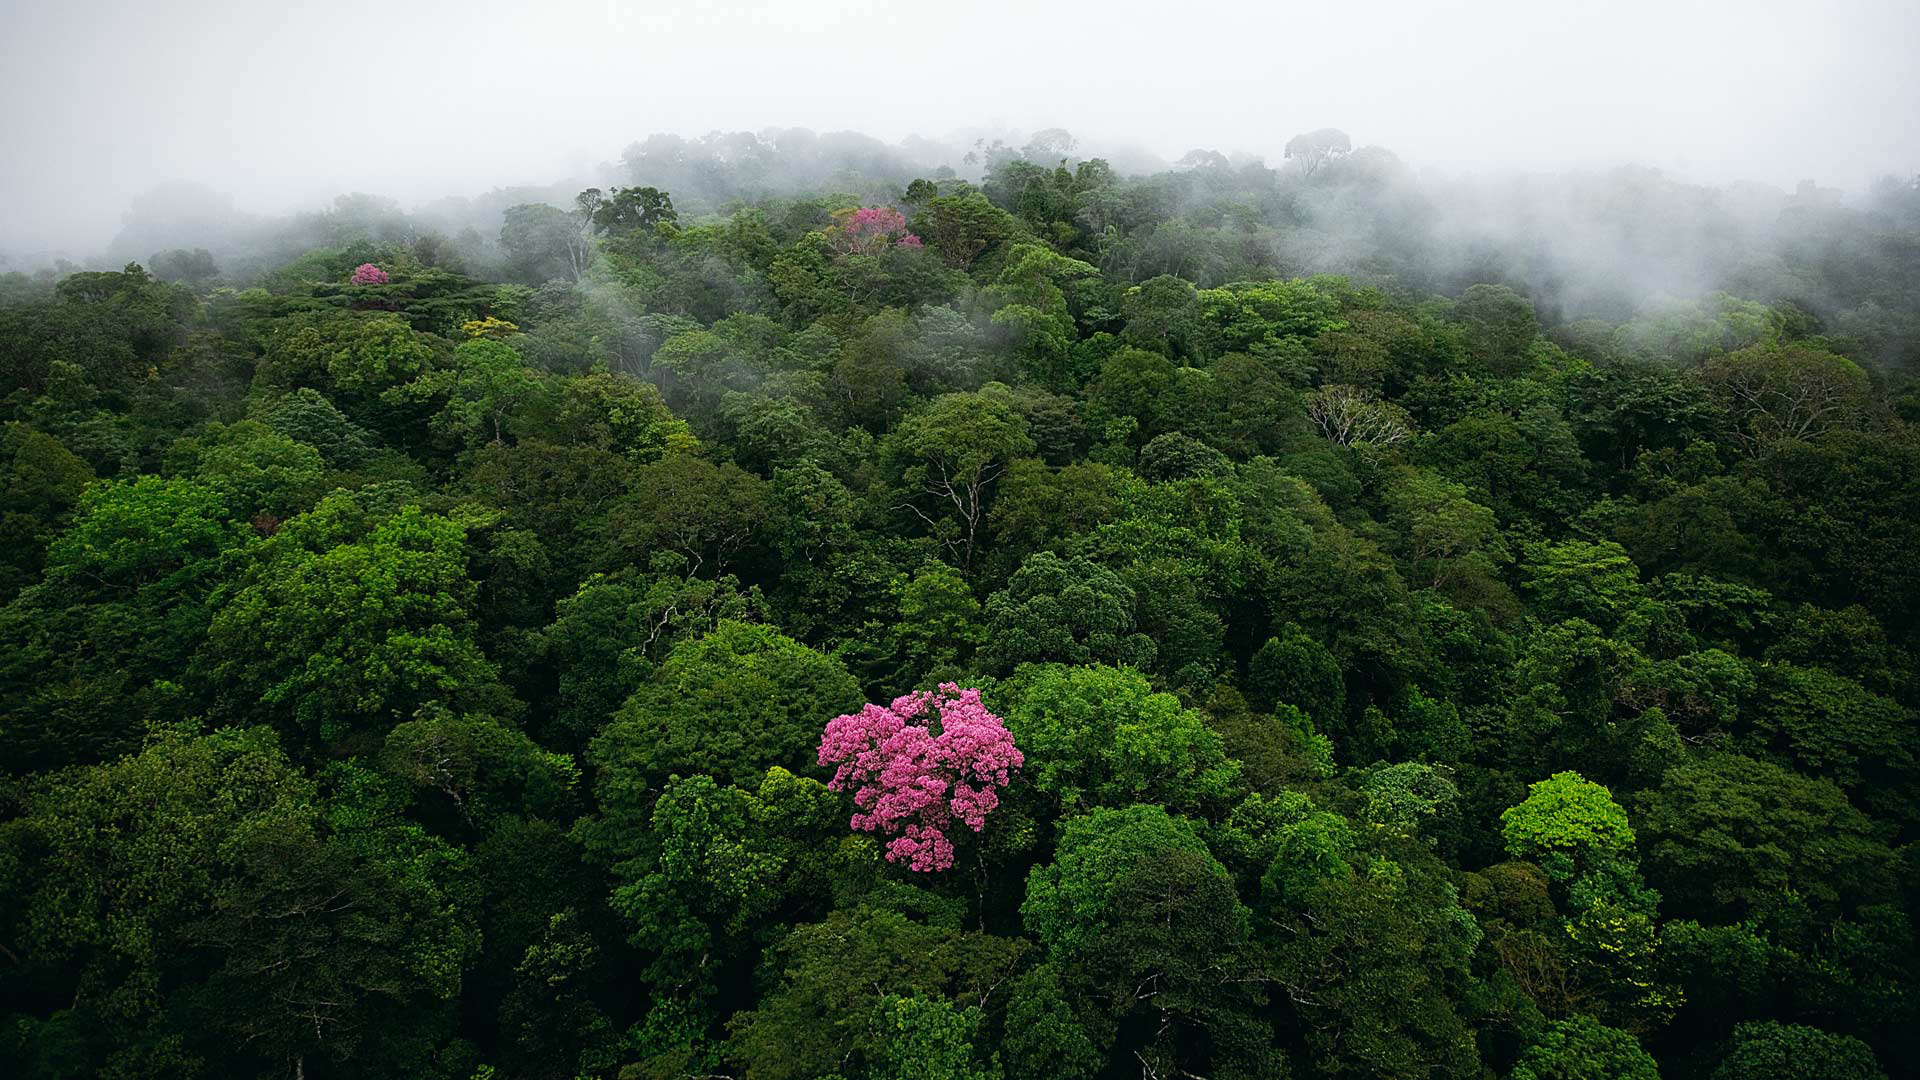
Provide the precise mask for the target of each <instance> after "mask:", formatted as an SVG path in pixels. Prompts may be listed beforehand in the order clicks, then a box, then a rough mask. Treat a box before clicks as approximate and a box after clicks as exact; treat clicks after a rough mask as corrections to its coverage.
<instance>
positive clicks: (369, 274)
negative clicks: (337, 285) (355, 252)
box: [347, 263, 393, 285]
mask: <svg viewBox="0 0 1920 1080" xmlns="http://www.w3.org/2000/svg"><path fill="white" fill-rule="evenodd" d="M347 280H349V281H351V282H352V283H353V284H355V285H385V284H387V283H388V282H390V281H392V280H393V279H392V278H391V277H389V276H387V272H386V271H385V270H382V269H380V268H379V267H377V266H375V265H373V264H372V263H361V264H360V265H359V266H356V267H354V268H353V277H351V278H349V279H347Z"/></svg>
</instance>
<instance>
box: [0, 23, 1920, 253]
mask: <svg viewBox="0 0 1920 1080" xmlns="http://www.w3.org/2000/svg"><path fill="white" fill-rule="evenodd" d="M1917 56H1920V0H1821V2H1815V0H1611V2H1607V3H1593V2H1591V0H1581V2H1577V3H1569V2H1564V0H1477V2H1457V0H1412V2H1409V0H1372V2H1362V0H1350V2H1306V3H1301V2H1291V3H1290V2H1283V0H1264V2H1262V0H1243V2H1232V3H1227V2H1216V0H1187V2H1185V3H1180V4H1168V3H1165V2H1156V3H1144V2H1135V0H1099V2H1088V0H989V2H984V3H973V4H964V3H956V2H952V0H949V2H946V3H907V2H902V0H884V2H870V0H704V2H702V0H682V2H677V3H671V4H663V3H652V2H611V0H548V2H531V0H528V2H512V3H507V2H500V0H391V2H387V3H374V2H359V3H353V2H339V0H334V2H327V0H301V2H298V3H289V2H285V0H145V2H131V0H117V2H116V0H0V105H4V108H0V247H6V248H14V249H31V248H35V247H49V246H64V247H69V248H72V249H74V250H76V251H83V250H92V249H97V248H98V247H100V246H103V245H104V244H105V242H106V240H107V239H109V238H110V237H111V236H112V234H113V232H114V231H115V229H116V228H117V227H118V223H119V218H120V214H121V212H122V211H123V210H124V209H125V208H126V206H127V203H128V200H129V199H130V198H131V196H133V195H134V194H136V193H138V192H140V191H143V190H145V189H147V188H149V187H151V186H153V185H154V184H156V183H158V182H160V181H163V180H169V179H191V180H198V181H202V182H206V183H209V184H211V185H213V186H214V187H216V188H218V189H220V190H223V191H228V192H231V193H233V194H234V195H235V197H236V199H237V201H238V203H239V205H240V206H241V208H242V209H248V210H259V211H269V210H271V211H279V210H286V209H292V208H296V207H312V206H318V205H320V204H321V203H323V202H324V201H326V200H327V199H329V198H330V197H331V196H332V195H334V194H336V193H338V192H341V191H348V190H361V191H370V192H375V193H381V194H389V195H393V196H395V197H398V198H400V199H401V200H402V201H403V202H405V203H412V202H415V201H423V200H425V199H428V198H431V197H433V196H436V195H442V194H471V193H475V192H478V191H481V190H485V189H486V188H489V187H492V186H495V185H496V184H501V183H513V182H529V181H538V182H544V181H551V180H554V179H558V178H560V177H562V176H565V175H567V174H568V173H570V172H577V171H579V170H580V167H581V165H582V164H583V163H590V162H596V161H606V160H612V159H615V158H617V156H618V154H619V152H620V150H621V148H622V147H624V146H625V145H626V144H627V143H629V142H631V141H633V140H635V139H637V138H639V137H641V136H643V135H645V134H647V133H649V132H653V131H675V132H679V133H682V134H686V135H699V134H703V133H705V132H707V131H710V130H713V129H716V128H723V129H747V130H757V129H760V128H763V127H768V126H801V127H810V128H814V129H816V130H820V131H829V130H842V129H855V130H860V131H865V132H867V133H869V134H872V135H876V136H878V137H880V138H883V139H886V140H888V141H894V140H897V139H899V138H901V137H904V136H906V135H908V134H911V133H916V132H917V133H921V134H925V135H928V136H932V137H938V136H940V135H942V134H945V133H947V132H949V131H952V130H954V129H958V128H964V127H973V126H978V125H983V124H984V125H995V124H997V125H1005V126H1008V127H1012V128H1018V129H1023V130H1029V131H1030V130H1034V129H1038V128H1043V127H1052V126H1059V127H1065V128H1067V129H1068V130H1070V131H1072V132H1073V133H1075V134H1076V135H1079V136H1081V137H1082V139H1083V140H1095V139H1097V140H1100V141H1102V142H1122V141H1124V142H1133V143H1137V144H1140V145H1143V146H1145V147H1146V148H1148V149H1150V150H1153V151H1156V152H1158V153H1160V154H1162V155H1163V156H1166V157H1169V158H1171V157H1176V156H1178V155H1179V154H1181V153H1183V152H1185V151H1186V150H1189V149H1192V148H1195V147H1206V148H1210V149H1219V150H1222V151H1228V152H1231V151H1235V150H1243V151H1248V152H1252V153H1257V154H1264V155H1267V156H1268V157H1269V158H1270V159H1271V160H1275V161H1277V160H1278V159H1279V148H1280V147H1281V146H1282V145H1283V144H1284V143H1285V142H1286V140H1287V138H1288V137H1290V136H1291V135H1293V134H1295V133H1297V132H1300V131H1303V130H1307V129H1311V128H1318V127H1325V126H1334V127H1340V128H1343V129H1345V130H1346V131H1348V132H1349V133H1351V135H1352V136H1353V139H1354V142H1355V144H1356V145H1361V144H1374V145H1381V146H1385V147H1387V148H1389V149H1391V150H1393V151H1394V152H1395V153H1397V154H1399V155H1400V157H1401V158H1403V159H1404V160H1406V161H1407V162H1408V163H1409V164H1411V165H1413V166H1415V167H1417V168H1418V167H1429V166H1432V167H1441V168H1446V169H1459V170H1490V169H1496V168H1508V167H1522V168H1557V167H1564V166H1568V165H1605V164H1612V163H1617V162H1622V161H1638V162H1642V163H1646V164H1652V165H1657V166H1660V167H1663V168H1666V169H1669V170H1672V171H1674V172H1677V173H1680V174H1682V175H1685V176H1689V177H1692V178H1695V179H1700V180H1705V181H1724V180H1730V179H1736V178H1744V179H1754V180H1760V181H1764V182H1768V183H1773V184H1778V185H1782V186H1788V185H1791V184H1792V183H1793V182H1795V181H1797V180H1799V179H1802V178H1813V179H1817V180H1819V181H1820V182H1821V183H1822V184H1826V185H1830V186H1840V187H1846V188H1851V189H1857V188H1859V187H1860V186H1862V185H1863V184H1864V183H1865V182H1866V181H1867V180H1869V179H1871V178H1872V177H1873V176H1876V175H1879V174H1883V173H1894V174H1900V175H1911V174H1914V173H1917V172H1920V64H1917V63H1916V57H1917Z"/></svg>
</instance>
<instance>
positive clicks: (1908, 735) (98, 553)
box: [0, 129, 1920, 1080]
mask: <svg viewBox="0 0 1920 1080" xmlns="http://www.w3.org/2000/svg"><path fill="white" fill-rule="evenodd" d="M910 150H911V148H888V147H885V146H883V145H881V144H878V143H874V142H872V141H871V140H862V139H859V138H857V137H848V136H821V137H817V138H816V137H813V136H811V135H806V134H804V133H784V134H781V135H777V136H773V137H765V138H762V137H753V136H716V137H712V138H708V139H704V140H695V141H684V140H677V139H671V138H665V137H655V138H653V139H649V140H647V141H645V142H642V143H639V144H637V145H636V146H634V147H633V148H631V149H630V150H629V151H628V152H627V154H626V155H625V158H624V162H623V166H622V169H621V171H620V172H619V174H618V175H615V176H612V177H609V178H606V179H604V180H603V181H602V182H601V183H598V184H593V185H588V184H579V185H573V184H569V185H566V186H565V187H562V188H556V189H552V190H541V191H504V192H497V193H495V194H494V195H491V196H489V197H487V198H485V199H482V200H476V201H474V202H472V203H463V202H448V203H445V204H440V205H438V206H434V207H428V208H424V209H422V210H419V211H416V212H414V213H402V212H401V211H400V210H399V209H398V208H397V207H395V206H393V205H392V204H390V203H383V202H381V201H379V200H375V199H369V198H366V197H359V196H354V197H347V198H343V199H342V200H340V201H339V202H337V203H336V204H335V206H334V207H333V208H332V209H330V210H327V211H325V212H322V213H318V214H313V215H307V216H300V217H296V218H292V219H284V220H274V221H256V220H246V219H242V218H240V217H238V216H236V215H233V214H232V213H231V212H230V211H228V210H226V209H223V208H222V207H221V205H220V204H219V203H218V202H217V200H216V201H215V202H213V203H204V202H203V203H202V204H201V205H200V208H199V210H197V211H193V212H191V213H189V212H188V211H187V210H184V209H182V207H183V206H184V205H185V200H184V197H181V196H180V193H179V192H177V191H176V192H174V193H173V194H172V195H167V196H166V197H165V198H162V197H161V196H159V195H156V196H155V197H154V198H155V200H156V201H154V202H151V203H145V204H142V205H141V206H138V207H136V208H135V211H134V213H133V214H132V215H131V217H130V218H129V221H128V223H127V228H126V231H125V232H124V233H123V235H122V238H121V240H120V241H119V242H118V246H117V248H116V252H115V254H114V258H115V259H116V260H117V259H120V258H121V257H122V256H125V259H126V261H124V262H121V263H118V264H117V266H116V268H113V269H88V270H77V269H72V268H69V269H68V271H66V272H60V271H52V272H47V273H34V274H26V273H22V274H15V275H12V276H8V277H6V278H4V281H0V390H3V391H4V396H0V420H4V423H5V427H4V433H3V434H0V535H4V539H5V543H4V544H0V1061H5V1062H6V1063H7V1068H6V1070H5V1071H6V1074H7V1075H9V1076H19V1077H23V1078H36V1080H38V1078H55V1077H59V1078H65V1077H91V1076H110V1077H125V1078H136V1077H137V1078H147V1077H153V1078H158V1077H168V1078H184V1077H202V1076H206V1077H225V1076H272V1077H298V1078H302V1080H305V1078H314V1080H322V1078H329V1077H342V1078H345V1077H394V1078H401V1077H406V1078H416V1077H439V1078H446V1080H483V1078H495V1080H504V1078H509V1077H511V1078H519V1077H531V1078H554V1080H567V1078H573V1077H594V1078H605V1080H612V1078H624V1080H654V1078H657V1080H670V1078H711V1077H738V1078H741V1080H829V1078H834V1080H909V1078H911V1080H1000V1078H1005V1080H1015V1078H1028V1077H1058V1078H1062V1080H1096V1078H1097V1080H1107V1078H1115V1080H1117V1078H1120V1077H1141V1078H1143V1080H1144V1078H1163V1080H1171V1078H1175V1077H1189V1078H1191V1077H1205V1078H1218V1080H1232V1078H1241V1080H1253V1078H1270V1077H1289V1076H1292V1077H1302V1078H1307V1077H1329V1078H1331V1077H1354V1078H1361V1077H1365V1078H1389V1080H1428V1078H1434V1080H1439V1078H1460V1080H1481V1078H1507V1080H1549V1078H1559V1080H1629V1078H1630V1080H1653V1078H1656V1077H1666V1078H1668V1080H1696V1078H1697V1080H1786V1078H1790V1077H1791V1078H1806V1077H1812V1078H1831V1080H1869V1078H1876V1077H1906V1076H1913V1075H1915V1074H1916V1052H1920V1046H1916V1038H1915V1037H1916V1033H1920V1015H1916V1010H1917V1009H1920V1005H1917V1004H1916V1003H1917V1002H1920V997H1917V996H1916V995H1917V994H1920V969H1917V967H1916V965H1917V964H1920V955H1917V954H1916V948H1915V940H1914V918H1913V916H1914V912H1915V910H1916V901H1917V900H1920V896H1916V890H1917V889H1920V848H1916V846H1915V840H1916V833H1917V830H1920V763H1917V762H1916V752H1920V734H1917V733H1916V726H1915V721H1916V707H1917V706H1920V667H1917V666H1916V649H1920V614H1917V613H1920V558H1916V554H1915V553H1916V552H1920V439H1917V438H1916V435H1915V429H1914V427H1913V425H1914V424H1915V423H1920V387H1917V386H1916V383H1915V381H1914V372H1913V365H1914V362H1915V360H1916V358H1917V357H1916V352H1915V348H1916V341H1920V338H1917V337H1916V325H1917V324H1916V322H1915V320H1916V316H1917V314H1920V288H1916V273H1917V272H1920V189H1916V188H1915V187H1914V185H1913V184H1911V183H1907V184H1898V183H1888V184H1885V185H1882V186H1881V187H1880V188H1877V189H1876V190H1875V191H1874V192H1873V193H1871V195H1870V196H1869V197H1868V198H1866V199H1865V200H1864V201H1862V202H1859V203H1845V202H1842V201H1841V200H1839V199H1838V197H1837V196H1835V195H1834V194H1833V193H1830V192H1825V191H1822V190H1820V189H1817V188H1811V187H1809V188H1805V189H1803V190H1801V191H1798V192H1796V193H1794V194H1792V195H1786V194H1782V193H1776V192H1766V191H1761V190H1759V189H1752V190H1746V189H1727V190H1721V191H1710V190H1706V189H1700V188H1694V187H1689V186H1686V185H1682V184H1679V183H1676V182H1673V181H1671V180H1667V179H1664V178H1662V177H1660V176H1658V175H1656V174H1652V173H1642V172H1623V173H1609V174H1597V175H1593V176H1587V177H1558V178H1548V177H1541V178H1534V179H1518V180H1513V181H1511V182H1509V183H1508V184H1507V185H1506V186H1504V187H1498V186H1487V185H1477V184H1468V183H1466V182H1446V181H1440V180H1426V179H1420V178H1416V177H1414V176H1412V175H1411V174H1410V173H1408V172H1407V170H1406V169H1405V168H1404V167H1402V166H1401V165H1399V164H1398V163H1396V162H1395V161H1394V160H1393V158H1392V157H1391V156H1390V155H1388V154H1386V153H1385V152H1383V151H1379V150H1372V149H1365V148H1362V149H1358V150H1355V149H1352V148H1351V146H1350V144H1349V141H1348V140H1347V138H1346V137H1345V136H1344V135H1342V134H1341V133H1339V132H1337V131H1333V130H1330V129H1329V130H1324V131H1317V132H1309V133H1305V134H1303V135H1301V136H1300V137H1299V138H1297V139H1295V140H1293V141H1292V142H1290V143H1289V144H1288V152H1287V155H1286V157H1284V158H1283V159H1282V160H1281V162H1279V163H1278V165H1277V167H1269V166H1267V165H1264V164H1261V163H1259V162H1253V161H1240V160H1233V159H1229V158H1225V157H1222V156H1220V155H1217V154H1210V153H1195V154H1192V155H1188V157H1187V158H1185V159H1183V160H1182V161H1181V162H1179V163H1178V164H1177V165H1176V166H1174V167H1172V168H1169V169H1165V170H1161V171H1138V170H1123V169H1119V168H1116V167H1114V166H1112V165H1110V164H1109V163H1108V162H1107V161H1104V160H1101V159H1097V158H1081V157H1077V156H1075V155H1074V154H1073V150H1074V147H1073V145H1072V143H1071V140H1070V138H1068V137H1067V136H1066V135H1065V134H1064V133H1059V132H1050V133H1044V134H1043V136H1036V137H1035V138H1034V139H1032V140H1030V141H1028V142H1027V143H1025V144H1024V145H1023V146H1021V147H1011V148H1010V147H1008V146H1006V145H1004V144H998V143H995V142H992V141H989V140H981V141H979V142H978V143H977V144H976V145H974V146H972V147H969V148H964V149H963V150H962V151H961V154H960V157H959V159H958V160H957V161H953V160H950V161H949V164H951V166H952V167H951V168H944V167H943V165H942V163H941V161H940V160H939V159H940V158H941V157H942V156H943V154H944V153H945V152H944V151H943V152H942V153H940V154H936V153H934V152H933V151H931V150H929V151H928V152H927V153H926V154H924V155H923V156H921V157H919V158H916V157H914V156H913V154H912V153H910V152H909V151H910ZM969 154H970V155H971V157H970V158H969V157H968V156H967V155H969ZM196 214H197V215H198V216H195V215H196ZM136 251H137V252H139V254H133V252H136ZM110 265H112V264H110ZM943 687H944V689H941V688H943ZM923 691H924V692H931V693H930V694H928V693H921V692H923Z"/></svg>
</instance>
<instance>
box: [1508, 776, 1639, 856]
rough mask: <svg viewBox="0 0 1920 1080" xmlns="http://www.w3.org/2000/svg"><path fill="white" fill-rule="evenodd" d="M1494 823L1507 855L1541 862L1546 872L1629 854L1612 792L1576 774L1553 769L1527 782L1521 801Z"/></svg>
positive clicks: (1629, 836) (1626, 828)
mask: <svg viewBox="0 0 1920 1080" xmlns="http://www.w3.org/2000/svg"><path fill="white" fill-rule="evenodd" d="M1500 825H1501V836H1502V837H1503V838H1504V840H1505V842H1506V848H1507V854H1509V855H1512V856H1513V857H1514V858H1516V859H1531V860H1533V861H1535V862H1538V863H1541V864H1542V865H1543V866H1545V867H1546V868H1547V872H1548V873H1549V874H1554V873H1556V872H1557V873H1559V874H1561V875H1565V874H1566V873H1568V872H1570V871H1571V870H1572V869H1573V868H1575V867H1578V868H1582V869H1585V868H1589V867H1592V866H1594V865H1596V864H1601V863H1605V862H1610V861H1613V860H1617V859H1623V858H1631V857H1632V854H1633V844H1634V834H1633V826H1632V825H1631V824H1629V823H1628V821H1627V812H1626V811H1625V810H1622V809H1621V808H1620V804H1619V803H1616V802H1614V801H1613V793H1612V792H1610V791H1608V790H1607V789H1606V788H1605V787H1603V786H1602V785H1600V784H1596V783H1593V782H1591V781H1589V780H1587V779H1586V778H1585V777H1583V776H1581V775H1580V774H1579V773H1576V772H1561V773H1555V774H1553V775H1552V776H1550V777H1548V778H1547V779H1545V780H1541V781H1539V782H1537V783H1535V784H1532V785H1530V786H1529V787H1528V788H1527V797H1526V799H1525V800H1524V801H1522V802H1520V803H1518V804H1516V805H1514V806H1512V807H1509V808H1508V809H1507V810H1506V812H1504V813H1502V814H1501V815H1500ZM1561 860H1566V862H1562V861H1561ZM1556 868H1559V869H1558V870H1556Z"/></svg>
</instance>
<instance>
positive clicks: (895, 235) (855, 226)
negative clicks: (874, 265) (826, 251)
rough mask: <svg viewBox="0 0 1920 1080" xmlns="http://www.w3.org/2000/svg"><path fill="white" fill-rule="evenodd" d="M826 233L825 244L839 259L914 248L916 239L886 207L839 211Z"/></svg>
mask: <svg viewBox="0 0 1920 1080" xmlns="http://www.w3.org/2000/svg"><path fill="white" fill-rule="evenodd" d="M835 217H836V218H837V219H838V220H837V222H836V223H835V224H834V226H833V227H832V228H830V229H828V230H827V240H828V242H829V243H830V244H832V245H833V249H834V250H835V251H838V252H839V253H841V254H842V255H873V254H877V253H878V252H881V251H885V250H886V249H887V248H889V247H893V246H896V245H897V246H899V247H904V248H918V247H921V246H923V245H922V244H921V243H920V238H919V237H917V236H915V235H913V234H912V233H910V232H908V231H907V219H906V217H905V216H904V215H903V214H901V213H900V211H898V210H895V209H893V208H892V207H890V206H863V207H861V208H860V209H858V210H843V211H841V212H840V213H839V214H837V215H835Z"/></svg>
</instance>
